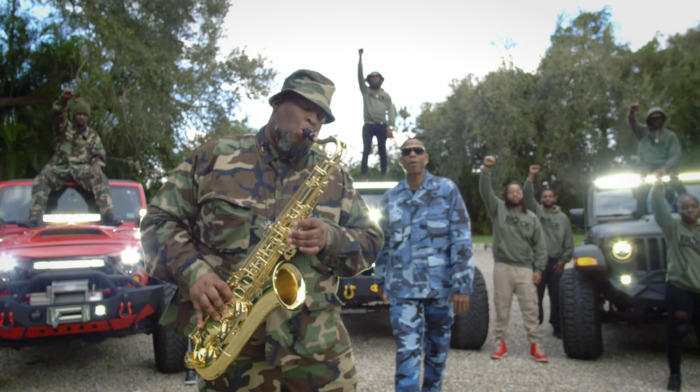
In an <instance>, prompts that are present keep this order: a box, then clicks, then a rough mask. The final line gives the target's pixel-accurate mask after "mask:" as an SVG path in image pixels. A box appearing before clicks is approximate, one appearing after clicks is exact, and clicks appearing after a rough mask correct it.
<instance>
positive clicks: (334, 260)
mask: <svg viewBox="0 0 700 392" xmlns="http://www.w3.org/2000/svg"><path fill="white" fill-rule="evenodd" d="M342 173H343V174H342V176H343V184H345V185H347V186H346V187H345V196H344V198H343V200H342V201H341V210H342V212H341V217H340V223H339V224H337V223H334V222H330V221H326V227H327V229H328V242H327V243H326V247H325V248H324V250H323V251H322V252H321V254H319V258H320V259H321V260H322V262H323V263H325V264H326V265H328V266H329V267H330V268H331V269H333V270H334V271H335V274H336V275H337V276H341V277H349V276H355V275H357V274H358V273H360V272H362V271H364V270H366V269H367V268H369V267H370V266H371V265H372V262H374V260H375V259H376V257H377V254H378V253H379V251H380V250H381V249H382V245H383V244H384V237H383V234H382V230H381V229H380V228H379V225H378V224H377V223H375V222H374V221H372V219H370V217H369V209H368V208H367V205H366V204H365V203H364V202H363V201H362V200H361V199H360V198H359V197H358V195H357V192H356V191H355V190H354V189H352V187H351V185H349V184H351V182H352V180H351V179H350V176H349V174H348V173H347V172H346V171H344V170H343V171H342Z"/></svg>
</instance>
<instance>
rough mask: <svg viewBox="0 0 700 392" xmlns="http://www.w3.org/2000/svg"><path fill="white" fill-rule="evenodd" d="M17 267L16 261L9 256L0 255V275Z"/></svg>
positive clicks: (5, 254)
mask: <svg viewBox="0 0 700 392" xmlns="http://www.w3.org/2000/svg"><path fill="white" fill-rule="evenodd" d="M16 266H17V259H15V257H14V256H12V255H11V254H7V253H3V254H0V274H4V273H6V272H10V271H12V270H13V269H15V267H16Z"/></svg>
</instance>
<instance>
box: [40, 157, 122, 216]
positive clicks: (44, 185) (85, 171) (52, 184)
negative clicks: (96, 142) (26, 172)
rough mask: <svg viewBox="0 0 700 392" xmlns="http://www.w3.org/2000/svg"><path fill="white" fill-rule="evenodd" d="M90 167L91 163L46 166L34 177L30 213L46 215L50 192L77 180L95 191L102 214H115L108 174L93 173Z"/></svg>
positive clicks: (89, 189)
mask: <svg viewBox="0 0 700 392" xmlns="http://www.w3.org/2000/svg"><path fill="white" fill-rule="evenodd" d="M90 168H91V166H90V165H75V166H67V167H66V166H55V165H46V166H44V168H43V169H41V173H39V174H38V175H37V176H36V177H34V184H33V186H32V204H31V206H30V207H29V213H30V214H31V215H34V216H42V215H44V211H45V210H46V203H48V201H49V194H50V193H51V192H52V191H56V190H59V189H61V187H63V186H64V185H65V184H66V183H67V182H70V181H75V182H76V183H77V184H78V185H80V186H81V187H82V188H83V189H85V190H87V191H91V192H92V193H93V195H94V196H95V204H96V205H97V208H98V209H99V211H100V215H102V216H105V215H108V214H114V206H113V205H112V195H111V194H110V193H109V181H108V180H107V176H105V174H104V173H103V172H102V171H100V172H99V173H98V174H92V173H91V172H90Z"/></svg>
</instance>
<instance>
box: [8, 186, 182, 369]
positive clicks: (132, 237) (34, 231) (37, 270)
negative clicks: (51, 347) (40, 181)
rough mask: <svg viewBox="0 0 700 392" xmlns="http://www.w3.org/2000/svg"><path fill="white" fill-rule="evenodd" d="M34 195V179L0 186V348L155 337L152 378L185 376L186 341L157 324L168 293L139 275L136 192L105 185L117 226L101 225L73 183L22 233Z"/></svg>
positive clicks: (141, 205) (139, 202) (140, 195)
mask: <svg viewBox="0 0 700 392" xmlns="http://www.w3.org/2000/svg"><path fill="white" fill-rule="evenodd" d="M31 190H32V180H12V181H1V182H0V347H22V346H29V345H38V344H43V343H45V342H47V341H52V340H58V339H73V338H81V339H85V340H92V341H101V340H103V339H105V338H108V337H118V336H125V335H128V334H132V333H153V345H154V352H155V361H156V367H157V368H158V370H160V371H162V372H175V371H180V370H184V361H183V358H184V355H185V352H186V351H187V339H186V338H184V337H181V336H178V335H176V334H175V333H174V332H172V331H170V330H167V329H165V328H162V327H160V326H159V325H158V319H159V317H160V315H161V313H162V311H163V310H164V307H165V304H166V301H167V300H168V299H169V298H168V296H169V295H172V294H173V293H174V286H172V285H169V284H164V283H163V282H160V281H157V280H156V279H154V278H151V277H149V276H148V274H147V273H146V271H145V269H144V262H143V259H144V254H143V250H142V249H141V236H140V231H139V223H140V220H141V217H142V216H143V214H144V212H145V208H146V197H145V194H144V191H143V187H142V186H141V184H139V183H137V182H134V181H126V180H110V191H111V195H112V199H113V203H114V213H115V217H116V218H117V219H121V220H122V221H123V223H122V224H121V225H120V226H118V227H112V226H102V225H100V215H99V213H98V211H97V208H96V206H95V202H94V199H93V197H92V193H91V192H86V191H85V190H83V189H82V188H80V187H79V186H77V185H75V184H69V185H67V186H66V187H64V188H63V189H61V190H59V191H56V192H53V193H51V195H50V197H49V202H48V205H47V210H46V214H45V215H44V224H45V225H44V226H42V227H36V228H29V229H28V228H22V227H19V226H18V225H17V222H20V221H22V220H26V219H27V218H28V216H29V203H30V201H31Z"/></svg>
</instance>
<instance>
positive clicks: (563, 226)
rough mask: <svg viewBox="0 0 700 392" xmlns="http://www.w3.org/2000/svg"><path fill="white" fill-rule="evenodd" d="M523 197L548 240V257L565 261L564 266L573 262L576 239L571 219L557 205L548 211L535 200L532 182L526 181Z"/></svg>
mask: <svg viewBox="0 0 700 392" xmlns="http://www.w3.org/2000/svg"><path fill="white" fill-rule="evenodd" d="M523 197H525V204H526V205H527V209H528V210H530V211H535V214H536V215H537V217H538V218H539V219H540V224H541V225H542V233H544V237H545V239H546V240H547V241H546V242H547V256H549V258H550V259H555V260H559V261H563V262H564V264H566V263H568V262H569V261H571V256H572V255H573V253H574V237H573V234H572V233H571V222H569V217H568V216H566V214H565V213H563V212H562V211H561V208H560V207H559V206H557V205H555V206H554V210H553V211H548V210H547V209H546V208H544V206H542V205H541V204H540V203H538V202H537V200H536V199H535V186H534V185H533V184H532V182H530V181H528V180H525V185H524V186H523Z"/></svg>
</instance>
